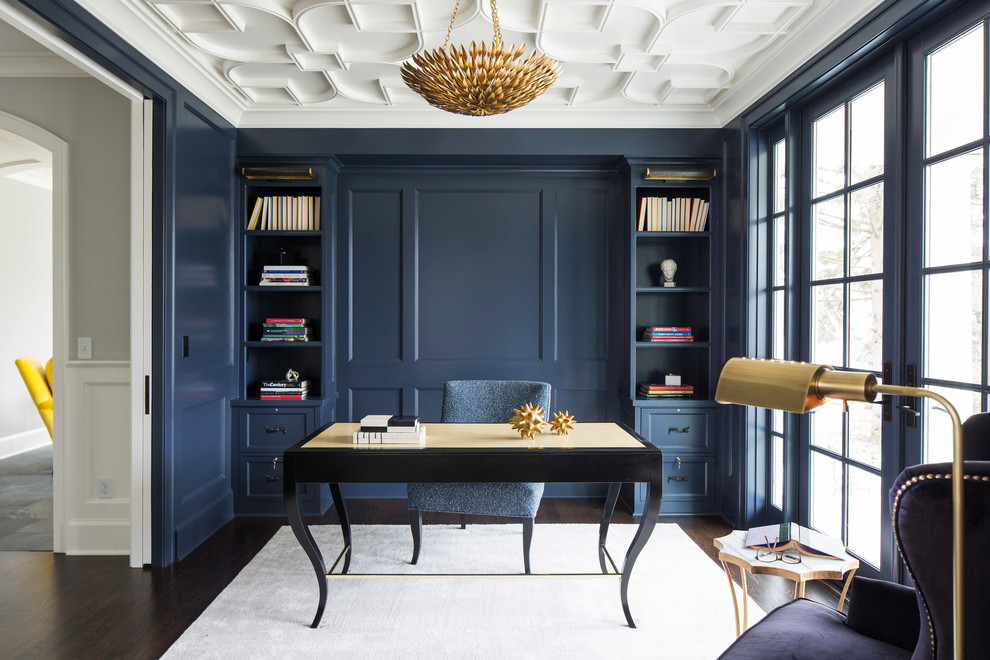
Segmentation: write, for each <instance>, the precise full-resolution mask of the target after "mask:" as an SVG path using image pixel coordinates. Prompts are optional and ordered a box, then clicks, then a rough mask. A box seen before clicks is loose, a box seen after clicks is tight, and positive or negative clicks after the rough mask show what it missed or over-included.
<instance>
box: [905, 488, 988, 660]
mask: <svg viewBox="0 0 990 660" xmlns="http://www.w3.org/2000/svg"><path fill="white" fill-rule="evenodd" d="M931 479H946V480H948V481H951V480H952V473H949V474H944V473H942V474H936V473H929V474H919V475H916V476H914V477H911V478H910V479H909V480H907V481H906V482H905V483H904V484H903V485H902V486H901V487H900V488H898V489H897V494H896V495H895V496H894V505H893V506H892V507H891V511H890V522H891V526H892V527H893V528H894V541H895V542H896V543H897V552H898V553H899V554H900V555H901V559H902V560H904V566H905V568H907V571H908V575H910V576H911V581H912V582H914V583H915V584H917V582H918V581H917V580H915V577H914V571H912V570H911V563H910V562H909V561H908V560H907V557H905V556H904V549H903V548H902V547H901V538H900V535H899V534H898V533H897V512H898V510H899V508H900V504H901V495H903V494H904V491H906V490H907V489H908V488H909V487H911V486H913V485H915V484H917V483H918V482H920V481H928V480H931ZM967 480H968V481H990V477H987V476H976V475H971V474H964V475H963V481H967ZM917 593H918V594H919V595H920V596H921V602H922V603H923V604H924V606H925V617H926V618H927V619H928V635H929V638H930V641H931V651H932V655H931V657H932V658H934V657H935V626H934V625H932V615H931V612H930V610H929V608H928V601H927V600H926V599H925V596H924V594H922V593H921V591H918V592H917Z"/></svg>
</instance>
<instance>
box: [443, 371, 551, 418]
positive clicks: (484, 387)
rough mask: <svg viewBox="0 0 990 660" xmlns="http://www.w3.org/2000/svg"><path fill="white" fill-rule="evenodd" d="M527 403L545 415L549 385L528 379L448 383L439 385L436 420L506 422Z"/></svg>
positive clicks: (547, 411) (547, 408)
mask: <svg viewBox="0 0 990 660" xmlns="http://www.w3.org/2000/svg"><path fill="white" fill-rule="evenodd" d="M527 403H532V404H533V405H535V406H540V407H542V408H543V410H544V411H545V413H546V416H549V412H550V384H549V383H540V382H536V381H529V380H449V381H447V382H446V383H445V384H444V386H443V409H442V411H441V413H440V421H442V422H454V423H461V424H468V423H473V424H500V423H502V422H508V421H509V420H510V419H511V418H512V415H513V412H512V411H513V409H515V408H519V407H520V406H523V405H525V404H527Z"/></svg>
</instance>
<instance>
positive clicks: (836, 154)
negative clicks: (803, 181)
mask: <svg viewBox="0 0 990 660" xmlns="http://www.w3.org/2000/svg"><path fill="white" fill-rule="evenodd" d="M814 140H815V144H814V151H815V153H814V159H815V163H814V168H815V169H814V172H815V190H814V196H815V197H821V196H822V195H827V194H828V193H830V192H833V191H835V190H838V189H839V188H841V187H842V186H844V185H845V183H846V151H845V150H846V106H845V104H843V105H840V106H839V107H838V108H836V109H835V110H832V111H831V112H829V113H828V114H826V115H823V116H821V117H820V118H818V119H817V120H815V127H814Z"/></svg>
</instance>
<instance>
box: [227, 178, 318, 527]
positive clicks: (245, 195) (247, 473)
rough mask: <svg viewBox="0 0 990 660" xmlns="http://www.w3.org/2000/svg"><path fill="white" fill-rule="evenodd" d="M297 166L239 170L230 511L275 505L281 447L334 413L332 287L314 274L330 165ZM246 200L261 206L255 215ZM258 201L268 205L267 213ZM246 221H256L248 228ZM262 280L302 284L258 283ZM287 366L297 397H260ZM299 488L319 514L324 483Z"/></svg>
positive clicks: (277, 511) (271, 511) (274, 508)
mask: <svg viewBox="0 0 990 660" xmlns="http://www.w3.org/2000/svg"><path fill="white" fill-rule="evenodd" d="M294 165H299V164H294ZM302 165H303V167H302V168H299V167H290V168H286V167H285V165H283V164H270V163H252V164H250V166H249V167H248V169H249V170H253V169H257V168H258V167H259V166H260V167H261V168H264V170H265V171H267V172H269V173H274V174H278V173H279V172H283V171H284V172H288V171H292V170H300V169H301V170H304V171H306V172H308V173H311V175H312V176H311V177H308V178H299V179H287V180H279V179H272V178H251V177H248V176H242V178H241V179H240V195H239V211H238V219H237V222H238V224H239V226H240V234H239V235H240V244H239V255H238V259H239V261H238V279H239V280H240V285H239V290H240V295H239V301H238V309H237V314H238V318H239V319H240V323H239V331H238V335H239V336H238V343H237V346H238V347H239V350H240V352H241V359H240V360H239V362H240V370H239V383H238V389H239V396H238V398H237V399H235V400H234V401H232V402H231V406H232V410H231V414H232V419H233V420H234V437H235V442H234V445H235V446H234V447H233V448H232V451H233V461H234V472H235V474H234V485H235V488H236V496H235V500H234V511H235V513H236V514H238V515H282V514H284V510H283V505H282V490H281V482H280V481H278V480H277V476H278V475H280V474H281V465H280V462H281V456H282V452H283V451H284V450H285V448H287V447H289V446H291V445H293V444H295V443H296V442H298V441H299V440H301V439H302V438H303V437H304V436H305V435H306V434H308V433H311V432H312V431H315V430H316V429H317V428H319V426H321V425H322V424H325V423H326V422H328V421H331V420H332V419H333V414H334V405H335V399H336V383H335V381H334V377H333V342H332V341H331V336H330V334H329V333H331V332H332V329H333V326H334V321H333V310H334V304H333V300H332V294H333V291H332V287H330V286H324V284H325V282H324V281H322V280H321V277H322V276H323V274H324V273H332V272H333V254H334V250H333V244H332V241H333V236H334V231H333V227H334V209H335V204H334V198H335V195H334V193H335V189H336V178H335V177H336V175H337V172H336V171H335V169H334V168H333V166H332V164H330V165H328V164H327V163H323V164H314V165H313V166H310V165H309V164H308V163H304V164H302ZM259 200H261V203H259ZM317 200H318V201H317ZM256 209H262V210H261V211H260V212H259V213H258V214H256V213H255V211H256ZM265 209H271V211H270V212H268V213H269V214H268V215H265V213H266V211H265ZM252 223H256V225H253V226H257V227H258V228H252V229H248V226H249V225H252ZM267 227H275V228H267ZM304 227H305V228H304ZM262 279H265V281H269V280H274V281H285V280H289V281H292V280H300V281H306V282H308V283H307V284H305V285H287V286H280V285H274V286H273V285H261V284H260V282H261V281H262ZM290 319H305V322H304V323H293V322H290V321H289V320H290ZM266 323H267V325H266ZM302 332H308V335H307V336H308V337H309V339H310V341H295V342H278V341H261V337H262V336H290V335H295V334H301V333H302ZM290 370H292V371H295V372H297V373H298V374H299V379H300V380H307V381H309V384H308V389H307V391H306V395H305V396H306V398H300V399H262V398H260V391H261V387H262V383H263V382H266V381H280V380H285V379H286V377H287V374H288V373H289V371H290ZM276 459H278V460H277V461H276ZM302 497H303V501H304V502H305V503H306V504H305V508H306V510H307V512H309V513H322V512H323V511H325V510H326V508H327V507H328V505H329V503H330V496H329V490H328V489H327V488H326V486H323V487H319V486H310V487H307V489H306V492H305V493H303V494H302Z"/></svg>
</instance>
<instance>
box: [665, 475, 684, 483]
mask: <svg viewBox="0 0 990 660" xmlns="http://www.w3.org/2000/svg"><path fill="white" fill-rule="evenodd" d="M687 480H688V478H687V477H675V476H674V475H670V476H669V477H667V483H668V484H669V483H670V482H671V481H687Z"/></svg>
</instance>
